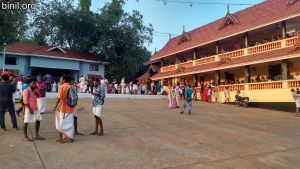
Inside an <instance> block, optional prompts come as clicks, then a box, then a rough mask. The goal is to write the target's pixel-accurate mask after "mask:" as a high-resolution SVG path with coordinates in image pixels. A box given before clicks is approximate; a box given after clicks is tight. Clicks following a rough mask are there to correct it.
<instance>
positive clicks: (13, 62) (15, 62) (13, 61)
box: [5, 57, 18, 65]
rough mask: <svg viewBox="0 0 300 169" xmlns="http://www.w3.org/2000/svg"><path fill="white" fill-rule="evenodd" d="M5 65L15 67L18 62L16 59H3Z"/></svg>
mask: <svg viewBox="0 0 300 169" xmlns="http://www.w3.org/2000/svg"><path fill="white" fill-rule="evenodd" d="M5 64H6V65H17V64H18V60H17V58H16V57H6V58H5Z"/></svg>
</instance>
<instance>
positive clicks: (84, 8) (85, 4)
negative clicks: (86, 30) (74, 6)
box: [79, 0, 92, 12]
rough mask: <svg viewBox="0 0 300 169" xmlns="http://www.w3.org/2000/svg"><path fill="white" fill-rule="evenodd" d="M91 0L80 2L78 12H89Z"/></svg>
mask: <svg viewBox="0 0 300 169" xmlns="http://www.w3.org/2000/svg"><path fill="white" fill-rule="evenodd" d="M91 4H92V3H91V0H80V3H79V6H80V10H81V11H84V12H90V7H91Z"/></svg>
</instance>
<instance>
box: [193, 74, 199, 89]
mask: <svg viewBox="0 0 300 169" xmlns="http://www.w3.org/2000/svg"><path fill="white" fill-rule="evenodd" d="M193 81H194V87H198V76H197V74H194V75H193Z"/></svg>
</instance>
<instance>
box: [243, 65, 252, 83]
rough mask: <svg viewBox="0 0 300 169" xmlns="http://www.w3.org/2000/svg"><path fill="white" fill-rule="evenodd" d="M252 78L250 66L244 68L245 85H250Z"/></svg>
mask: <svg viewBox="0 0 300 169" xmlns="http://www.w3.org/2000/svg"><path fill="white" fill-rule="evenodd" d="M250 82H251V76H250V66H245V67H244V83H250Z"/></svg>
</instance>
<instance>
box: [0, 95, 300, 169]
mask: <svg viewBox="0 0 300 169" xmlns="http://www.w3.org/2000/svg"><path fill="white" fill-rule="evenodd" d="M47 104H48V111H47V114H44V115H43V118H44V120H43V122H42V127H41V135H42V136H43V137H46V138H47V140H45V141H35V142H25V141H23V140H22V139H23V135H22V131H15V130H12V129H11V123H10V118H9V115H8V114H7V115H6V124H7V128H8V131H6V132H0V159H1V160H0V169H27V168H28V169H29V168H30V169H43V168H47V169H119V168H128V169H144V168H145V169H148V168H149V169H152V168H176V169H201V168H203V169H216V168H218V169H227V168H228V169H231V168H234V169H253V168H259V169H299V168H300V118H296V117H294V116H293V115H292V114H290V113H286V112H279V111H271V110H263V109H254V108H248V109H244V108H239V107H235V106H232V105H220V104H205V103H200V102H194V105H193V106H194V109H193V113H192V115H187V114H184V115H181V114H179V109H174V110H171V109H168V108H167V107H166V105H167V103H166V100H125V99H123V100H122V99H118V100H116V99H114V100H111V99H110V100H106V102H105V106H104V110H103V122H104V131H105V135H104V136H102V137H99V136H90V135H88V133H90V132H92V131H93V129H94V119H93V116H92V114H91V102H90V100H80V103H79V106H78V108H79V112H78V113H79V130H80V132H82V133H84V134H85V135H84V136H77V137H76V138H75V139H76V140H75V142H74V143H72V144H70V143H66V144H59V143H56V142H55V140H56V136H57V132H56V130H55V127H54V114H53V113H52V112H51V109H52V107H53V105H54V100H48V102H47ZM18 122H19V126H20V127H21V126H22V118H18ZM31 129H34V127H33V126H31ZM32 132H34V130H33V131H32Z"/></svg>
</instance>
